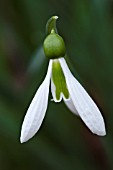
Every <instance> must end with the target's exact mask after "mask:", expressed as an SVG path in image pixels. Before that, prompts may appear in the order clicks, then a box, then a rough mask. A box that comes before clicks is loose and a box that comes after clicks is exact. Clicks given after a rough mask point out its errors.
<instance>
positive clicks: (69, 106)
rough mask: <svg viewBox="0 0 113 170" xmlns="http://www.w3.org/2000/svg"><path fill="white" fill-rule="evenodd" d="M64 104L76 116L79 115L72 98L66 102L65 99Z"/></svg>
mask: <svg viewBox="0 0 113 170" xmlns="http://www.w3.org/2000/svg"><path fill="white" fill-rule="evenodd" d="M64 103H65V104H66V106H67V107H68V108H69V110H70V111H71V112H72V113H74V114H76V115H79V114H78V112H77V110H76V108H75V106H74V104H73V101H72V99H71V98H69V99H68V100H65V99H64Z"/></svg>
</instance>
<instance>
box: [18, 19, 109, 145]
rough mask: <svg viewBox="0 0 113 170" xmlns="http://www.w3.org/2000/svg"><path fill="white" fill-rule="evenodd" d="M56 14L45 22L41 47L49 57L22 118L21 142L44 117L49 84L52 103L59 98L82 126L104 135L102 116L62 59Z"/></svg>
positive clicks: (34, 130) (36, 129)
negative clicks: (39, 83)
mask: <svg viewBox="0 0 113 170" xmlns="http://www.w3.org/2000/svg"><path fill="white" fill-rule="evenodd" d="M57 18H58V17H57V16H53V17H52V18H50V19H49V21H48V22H47V25H46V30H47V31H46V33H47V36H46V38H45V40H44V44H43V49H44V53H45V56H46V57H47V58H48V59H49V66H48V70H47V74H46V77H45V79H44V81H43V82H42V84H41V85H40V87H39V88H38V90H37V92H36V94H35V96H34V98H33V100H32V102H31V104H30V106H29V108H28V110H27V113H26V116H25V118H24V121H23V124H22V130H21V137H20V141H21V143H23V142H26V141H27V140H29V139H30V138H32V137H33V136H34V135H35V134H36V133H37V131H38V130H39V128H40V126H41V124H42V121H43V119H44V116H45V113H46V110H47V106H48V96H49V87H50V86H51V93H52V96H53V100H54V102H60V101H61V100H62V99H63V101H64V103H65V104H66V106H67V107H68V108H69V109H70V111H71V112H73V113H74V114H76V115H78V116H80V118H81V119H82V120H83V122H84V123H85V124H86V126H87V127H88V128H89V129H90V130H91V131H92V132H93V133H94V134H97V135H100V136H104V135H105V134H106V131H105V125H104V120H103V117H102V115H101V113H100V111H99V109H98V107H97V106H96V104H95V103H94V101H93V100H92V99H91V97H90V96H89V95H88V93H87V92H86V90H85V89H84V88H83V87H82V85H81V84H80V83H79V82H78V81H77V80H76V78H75V77H74V76H73V75H72V73H71V72H70V70H69V67H68V65H67V63H66V61H65V58H64V57H65V55H66V47H65V43H64V40H63V38H62V37H61V36H60V35H59V34H58V32H57V29H56V19H57Z"/></svg>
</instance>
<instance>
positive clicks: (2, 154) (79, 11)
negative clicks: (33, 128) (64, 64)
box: [0, 0, 113, 170]
mask: <svg viewBox="0 0 113 170" xmlns="http://www.w3.org/2000/svg"><path fill="white" fill-rule="evenodd" d="M52 15H58V16H59V20H58V21H57V26H58V30H59V33H60V34H61V35H62V37H64V39H65V42H66V46H67V53H68V56H69V61H70V63H72V64H73V65H72V67H71V70H72V72H73V73H74V75H77V77H78V75H79V77H80V79H81V80H82V84H84V86H85V87H86V89H87V91H88V92H89V94H90V95H91V96H92V97H93V99H94V100H95V101H96V103H97V104H98V106H99V108H100V110H101V111H102V114H103V116H104V118H105V122H106V129H107V136H105V137H97V136H95V135H93V134H91V133H90V132H89V130H88V129H87V128H86V127H85V125H84V124H83V122H82V121H81V120H80V119H79V118H78V117H77V116H75V115H73V114H72V113H71V112H70V111H69V110H68V109H67V108H66V107H65V105H64V104H63V103H59V104H55V103H54V102H51V101H50V102H49V107H48V111H47V114H46V118H45V120H44V123H43V125H42V127H41V129H40V131H39V132H38V134H37V135H36V136H35V137H34V138H33V139H32V140H30V141H29V142H27V143H25V144H20V142H19V136H20V128H21V124H22V121H23V117H24V115H25V113H26V110H27V107H28V105H29V103H30V101H31V99H32V97H33V95H34V93H35V91H36V90H37V88H38V86H39V85H40V83H41V82H42V80H43V78H44V76H45V74H46V70H47V64H48V60H47V59H46V58H45V56H44V54H43V50H42V48H41V46H42V43H43V40H44V37H45V24H46V22H47V20H48V19H49V18H50V17H51V16H52ZM49 98H50V99H51V95H50V97H49ZM112 119H113V1H112V0H72V1H68V0H60V1H56V0H47V1H44V0H32V1H31V0H23V1H22V0H4V1H2V0H1V1H0V170H25V169H27V170H35V169H39V170H45V169H46V170H74V169H77V170H95V169H98V170H111V169H113V161H112V160H113V152H112V150H113V123H112Z"/></svg>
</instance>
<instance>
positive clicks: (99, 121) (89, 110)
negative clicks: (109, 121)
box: [59, 58, 106, 136]
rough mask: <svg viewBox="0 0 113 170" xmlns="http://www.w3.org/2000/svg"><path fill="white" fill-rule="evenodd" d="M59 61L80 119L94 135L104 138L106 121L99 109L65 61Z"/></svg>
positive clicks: (62, 59) (61, 59)
mask: <svg viewBox="0 0 113 170" xmlns="http://www.w3.org/2000/svg"><path fill="white" fill-rule="evenodd" d="M59 61H60V64H61V67H62V70H63V72H64V75H65V78H66V83H67V87H68V90H69V93H70V96H71V98H72V101H73V104H74V106H75V107H76V110H77V111H78V113H79V115H80V117H81V118H82V120H83V121H84V123H85V124H86V125H87V126H88V128H89V129H90V130H91V131H92V132H93V133H94V134H97V135H100V136H104V135H105V134H106V131H105V125H104V120H103V117H102V115H101V113H100V111H99V109H98V107H97V106H96V104H95V103H94V101H93V100H92V99H91V97H90V96H89V95H88V93H87V92H86V91H85V89H84V88H83V87H82V85H81V84H80V83H79V82H78V81H77V80H76V79H75V78H74V76H73V75H72V73H71V72H70V70H69V68H68V66H67V64H66V62H65V59H64V58H60V59H59Z"/></svg>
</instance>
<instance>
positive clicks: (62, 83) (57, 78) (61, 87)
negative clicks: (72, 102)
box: [52, 60, 69, 100]
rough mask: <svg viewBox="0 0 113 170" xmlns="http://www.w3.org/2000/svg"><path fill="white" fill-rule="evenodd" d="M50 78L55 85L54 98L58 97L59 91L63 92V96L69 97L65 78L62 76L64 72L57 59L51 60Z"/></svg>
mask: <svg viewBox="0 0 113 170" xmlns="http://www.w3.org/2000/svg"><path fill="white" fill-rule="evenodd" d="M52 80H53V83H54V85H55V87H56V91H55V92H56V99H57V100H59V99H60V95H61V93H63V95H64V97H65V98H66V99H68V98H69V92H68V89H67V86H66V80H65V77H64V73H63V71H62V68H61V66H60V63H59V61H58V60H55V61H53V64H52Z"/></svg>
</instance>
